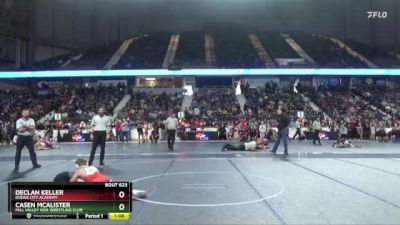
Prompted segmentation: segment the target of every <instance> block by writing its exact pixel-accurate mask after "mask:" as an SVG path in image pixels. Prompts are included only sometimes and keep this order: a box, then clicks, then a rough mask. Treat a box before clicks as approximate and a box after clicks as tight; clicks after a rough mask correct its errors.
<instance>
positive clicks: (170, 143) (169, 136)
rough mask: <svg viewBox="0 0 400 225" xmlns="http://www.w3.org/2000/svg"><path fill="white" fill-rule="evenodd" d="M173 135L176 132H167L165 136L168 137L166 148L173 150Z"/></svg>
mask: <svg viewBox="0 0 400 225" xmlns="http://www.w3.org/2000/svg"><path fill="white" fill-rule="evenodd" d="M175 133H176V130H167V135H168V137H167V138H168V148H170V149H173V148H174V143H175Z"/></svg>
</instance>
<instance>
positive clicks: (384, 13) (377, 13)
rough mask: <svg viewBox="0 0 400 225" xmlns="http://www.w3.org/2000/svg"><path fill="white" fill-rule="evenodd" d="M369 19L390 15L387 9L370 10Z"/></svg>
mask: <svg viewBox="0 0 400 225" xmlns="http://www.w3.org/2000/svg"><path fill="white" fill-rule="evenodd" d="M367 15H368V19H386V18H387V17H388V13H387V11H368V12H367Z"/></svg>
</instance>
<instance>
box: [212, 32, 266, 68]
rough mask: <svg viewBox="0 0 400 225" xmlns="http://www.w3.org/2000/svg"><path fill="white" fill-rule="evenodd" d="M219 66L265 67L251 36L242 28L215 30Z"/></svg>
mask: <svg viewBox="0 0 400 225" xmlns="http://www.w3.org/2000/svg"><path fill="white" fill-rule="evenodd" d="M213 35H214V42H215V54H216V58H217V66H218V67H220V68H262V67H264V65H263V63H262V61H261V60H260V58H259V56H258V55H257V52H256V50H255V48H254V46H253V45H252V44H251V42H250V39H249V36H248V34H247V33H246V32H244V31H241V30H234V31H230V32H227V31H224V30H222V31H220V32H214V33H213Z"/></svg>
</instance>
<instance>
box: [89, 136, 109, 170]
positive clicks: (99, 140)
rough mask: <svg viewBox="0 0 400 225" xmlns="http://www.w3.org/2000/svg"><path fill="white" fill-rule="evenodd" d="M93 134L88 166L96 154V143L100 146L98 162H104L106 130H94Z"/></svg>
mask: <svg viewBox="0 0 400 225" xmlns="http://www.w3.org/2000/svg"><path fill="white" fill-rule="evenodd" d="M93 136H94V137H93V143H92V151H91V152H90V157H89V166H91V165H92V163H93V160H94V155H95V154H96V149H97V146H98V145H100V147H101V151H100V164H103V163H104V153H105V150H106V137H107V132H106V131H94V133H93Z"/></svg>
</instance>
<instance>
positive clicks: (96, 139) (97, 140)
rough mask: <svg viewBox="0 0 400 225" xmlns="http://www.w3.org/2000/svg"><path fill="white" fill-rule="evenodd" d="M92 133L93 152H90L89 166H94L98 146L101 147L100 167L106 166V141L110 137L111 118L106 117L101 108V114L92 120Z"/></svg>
mask: <svg viewBox="0 0 400 225" xmlns="http://www.w3.org/2000/svg"><path fill="white" fill-rule="evenodd" d="M91 124H92V131H91V134H90V139H92V140H93V143H92V151H91V152H90V158H89V166H91V165H92V163H93V160H94V155H95V154H96V149H97V146H98V145H100V147H101V151H100V165H101V166H103V165H104V153H105V148H106V140H108V139H109V138H110V137H109V135H108V131H109V130H110V127H111V121H110V117H109V116H107V115H104V108H103V107H102V108H99V112H98V114H97V115H95V116H94V117H93V118H92V123H91Z"/></svg>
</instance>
